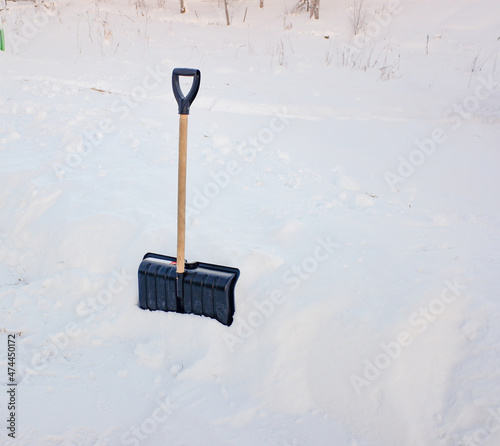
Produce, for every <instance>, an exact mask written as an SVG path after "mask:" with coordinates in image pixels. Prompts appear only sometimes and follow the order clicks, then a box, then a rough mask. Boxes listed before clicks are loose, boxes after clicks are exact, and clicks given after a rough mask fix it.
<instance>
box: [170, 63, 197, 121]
mask: <svg viewBox="0 0 500 446" xmlns="http://www.w3.org/2000/svg"><path fill="white" fill-rule="evenodd" d="M179 76H189V77H192V78H193V84H192V85H191V89H190V90H189V93H188V94H187V95H186V96H184V95H183V94H182V90H181V86H180V84H179ZM200 81H201V72H200V70H196V69H194V68H175V69H174V71H173V72H172V89H173V90H174V96H175V99H176V101H177V104H178V105H179V114H180V115H189V107H191V104H192V103H193V101H194V98H196V95H197V94H198V90H199V89H200Z"/></svg>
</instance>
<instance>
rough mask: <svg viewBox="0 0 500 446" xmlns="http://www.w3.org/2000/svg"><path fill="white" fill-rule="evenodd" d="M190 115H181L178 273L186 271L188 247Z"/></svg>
mask: <svg viewBox="0 0 500 446" xmlns="http://www.w3.org/2000/svg"><path fill="white" fill-rule="evenodd" d="M188 116H189V115H179V171H178V192H177V274H182V273H183V272H184V263H185V247H186V164H187V128H188Z"/></svg>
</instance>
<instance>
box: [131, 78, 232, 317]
mask: <svg viewBox="0 0 500 446" xmlns="http://www.w3.org/2000/svg"><path fill="white" fill-rule="evenodd" d="M179 76H189V77H192V78H193V83H192V85H191V89H190V91H189V93H188V94H187V95H186V96H184V95H183V93H182V91H181V88H180V85H179ZM200 79H201V73H200V71H199V70H195V69H190V68H175V69H174V71H173V73H172V88H173V90H174V96H175V99H176V100H177V104H178V106H179V115H180V119H179V176H178V190H177V193H178V201H177V257H169V256H164V255H160V254H153V253H148V254H146V255H145V256H144V258H143V260H142V262H141V264H140V266H139V273H138V274H139V306H140V307H141V308H142V309H144V310H161V311H172V312H176V313H191V314H197V315H200V316H208V317H211V318H213V319H216V320H218V321H219V322H221V323H222V324H224V325H228V326H229V325H231V323H232V322H233V315H234V287H235V285H236V281H237V280H238V277H239V275H240V271H239V270H238V269H237V268H230V267H228V266H219V265H212V264H209V263H201V262H194V263H187V262H186V261H185V257H184V252H185V229H186V161H187V122H188V115H189V108H190V106H191V104H192V102H193V101H194V99H195V97H196V95H197V93H198V89H199V88H200Z"/></svg>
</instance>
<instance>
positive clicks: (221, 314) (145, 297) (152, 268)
mask: <svg viewBox="0 0 500 446" xmlns="http://www.w3.org/2000/svg"><path fill="white" fill-rule="evenodd" d="M176 268H177V265H176V258H175V257H169V256H163V255H160V254H152V253H148V254H146V255H145V256H144V258H143V260H142V262H141V264H140V265H139V273H138V274H139V306H140V307H141V308H142V309H144V310H161V311H173V312H176V313H190V314H197V315H200V316H207V317H211V318H213V319H217V320H218V321H219V322H221V323H222V324H224V325H228V326H229V325H231V324H232V322H233V315H234V287H235V285H236V281H237V280H238V277H239V275H240V271H239V270H238V269H237V268H230V267H227V266H219V265H211V264H209V263H201V262H195V263H186V265H185V272H184V273H182V274H177V271H176Z"/></svg>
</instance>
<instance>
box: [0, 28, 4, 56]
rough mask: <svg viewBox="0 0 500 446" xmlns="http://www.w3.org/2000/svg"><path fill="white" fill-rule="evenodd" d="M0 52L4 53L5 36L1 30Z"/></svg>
mask: <svg viewBox="0 0 500 446" xmlns="http://www.w3.org/2000/svg"><path fill="white" fill-rule="evenodd" d="M0 50H1V51H5V35H4V33H3V29H0Z"/></svg>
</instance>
